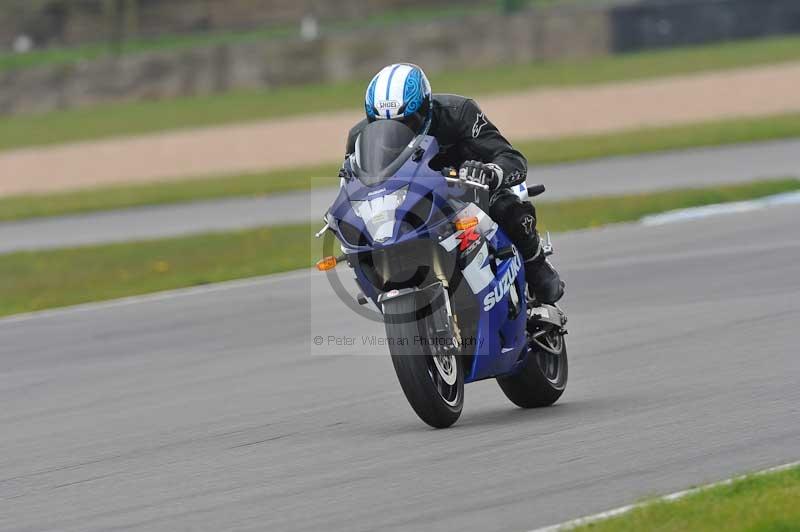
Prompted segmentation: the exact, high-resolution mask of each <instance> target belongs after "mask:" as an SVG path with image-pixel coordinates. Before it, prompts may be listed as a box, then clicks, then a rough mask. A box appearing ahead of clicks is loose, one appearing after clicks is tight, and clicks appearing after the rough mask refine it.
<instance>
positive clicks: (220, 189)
mask: <svg viewBox="0 0 800 532" xmlns="http://www.w3.org/2000/svg"><path fill="white" fill-rule="evenodd" d="M788 137H800V114H795V115H781V116H772V117H764V118H751V119H738V120H725V121H720V122H709V123H702V124H694V125H687V126H674V127H668V128H653V129H644V130H638V131H628V132H621V133H611V134H604V135H592V136H581V137H571V138H564V139H556V140H540V141H533V142H521V143H517V147H518V148H519V149H520V150H522V151H523V152H524V153H525V155H527V157H528V159H529V161H530V163H531V165H532V166H535V165H537V164H545V163H559V162H570V161H579V160H585V159H591V158H595V157H604V156H611V155H629V154H637V153H647V152H655V151H662V150H674V149H681V148H690V147H696V146H714V145H721V144H731V143H736V142H753V141H762V140H770V139H779V138H788ZM337 169H338V165H337V164H336V163H335V162H333V163H331V164H328V165H322V166H318V167H309V168H299V169H292V170H280V171H274V172H268V173H262V174H250V175H240V176H224V177H216V178H210V179H200V180H197V179H192V180H178V181H172V182H161V183H154V184H147V185H127V186H113V187H101V188H92V189H86V190H77V191H70V192H59V193H53V194H43V195H31V196H12V197H6V198H0V221H3V220H6V221H7V220H19V219H25V218H32V217H37V216H54V215H61V214H76V213H82V212H91V211H99V210H108V209H119V208H125V207H136V206H142V205H160V204H167V203H179V202H187V201H197V200H204V199H214V198H224V197H236V196H257V195H266V194H272V193H276V192H285V191H290V190H303V189H306V188H308V187H309V186H311V185H313V186H320V185H325V184H326V181H325V180H323V179H311V178H312V177H313V178H319V177H320V176H326V175H327V176H331V179H330V181H328V182H327V183H328V184H330V185H331V186H334V185H336V184H337V182H338V180H337V179H336V178H334V177H333V176H335V175H336V171H337ZM534 175H535V174H534Z"/></svg>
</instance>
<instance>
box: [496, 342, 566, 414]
mask: <svg viewBox="0 0 800 532" xmlns="http://www.w3.org/2000/svg"><path fill="white" fill-rule="evenodd" d="M543 339H544V341H543V344H544V345H545V346H547V348H549V349H545V348H543V347H542V346H539V345H537V344H536V342H531V352H530V354H529V355H528V364H527V365H526V366H525V367H524V368H523V369H522V370H521V371H520V372H519V373H517V374H515V375H511V376H509V377H500V378H498V379H497V384H499V385H500V389H501V390H503V393H504V394H506V397H508V399H509V400H510V401H511V402H512V403H514V404H515V405H517V406H518V407H520V408H538V407H542V406H550V405H552V404H553V403H555V402H556V401H558V399H559V398H560V397H561V395H562V394H563V393H564V390H565V389H566V387H567V376H568V373H569V371H568V370H569V364H568V362H567V343H566V341H565V340H564V336H563V335H562V334H559V333H558V332H557V331H552V332H549V333H547V335H545V337H543Z"/></svg>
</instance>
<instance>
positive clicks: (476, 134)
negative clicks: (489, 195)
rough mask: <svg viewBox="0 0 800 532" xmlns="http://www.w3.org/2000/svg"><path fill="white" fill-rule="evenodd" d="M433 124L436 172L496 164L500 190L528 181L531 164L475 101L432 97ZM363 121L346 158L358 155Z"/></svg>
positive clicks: (350, 138) (351, 137) (353, 133)
mask: <svg viewBox="0 0 800 532" xmlns="http://www.w3.org/2000/svg"><path fill="white" fill-rule="evenodd" d="M432 104H433V105H432V106H433V120H432V122H431V129H430V132H429V134H430V135H432V136H434V137H436V140H438V141H439V146H440V152H439V155H438V156H437V157H436V158H434V160H433V161H432V162H431V166H432V167H433V168H434V169H435V170H439V169H441V168H444V167H445V166H453V167H456V168H458V167H459V166H461V163H463V162H464V161H469V160H476V161H481V162H483V163H487V164H488V163H494V164H496V165H497V166H499V167H500V168H501V170H502V172H503V175H502V176H501V183H500V187H501V188H502V187H512V186H514V185H518V184H520V183H522V182H524V181H525V177H526V176H527V173H528V161H527V160H526V159H525V156H524V155H522V154H521V153H520V152H518V151H517V150H515V149H514V148H513V146H511V143H510V142H508V140H506V138H505V137H504V136H503V135H501V134H500V131H498V129H497V127H495V125H494V124H492V123H491V122H490V121H489V120H488V119H487V118H486V115H484V114H483V111H481V109H480V107H478V104H477V103H475V101H474V100H472V99H469V98H465V97H463V96H456V95H454V94H434V95H433V102H432ZM367 123H368V122H367V120H366V119H364V120H362V121H361V122H359V123H358V124H356V125H355V126H354V127H353V129H351V130H350V134H349V136H348V138H347V151H346V153H347V155H348V156H349V155H350V154H351V153H353V152H354V151H355V142H356V137H358V135H359V133H361V130H362V129H364V127H366V125H367Z"/></svg>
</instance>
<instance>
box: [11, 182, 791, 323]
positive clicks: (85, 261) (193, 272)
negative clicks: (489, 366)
mask: <svg viewBox="0 0 800 532" xmlns="http://www.w3.org/2000/svg"><path fill="white" fill-rule="evenodd" d="M790 190H800V180H797V179H784V180H774V181H763V182H757V183H750V184H744V185H735V186H725V187H714V188H710V189H701V190H675V191H668V192H660V193H654V194H638V195H631V196H622V197H611V198H598V199H584V200H570V201H559V202H552V203H546V202H542V203H540V204H539V205H538V210H539V217H540V219H541V220H542V226H543V229H549V230H553V231H566V230H570V229H580V228H585V227H594V226H598V225H603V224H608V223H614V222H623V221H630V220H636V219H638V218H640V217H641V216H644V215H646V214H653V213H657V212H662V211H665V210H670V209H676V208H681V207H690V206H698V205H704V204H708V203H717V202H724V201H737V200H742V199H749V198H756V197H762V196H767V195H771V194H776V193H780V192H786V191H790ZM318 225H319V224H300V225H292V226H282V227H270V228H261V229H253V230H248V231H238V232H226V233H213V234H206V235H199V236H190V237H179V238H169V239H161V240H152V241H145V242H130V243H121V244H111V245H100V246H91V247H82V248H75V249H63V250H48V251H41V252H20V253H11V254H6V255H0V315H8V314H14V313H19V312H26V311H34V310H41V309H46V308H52V307H61V306H65V305H73V304H78V303H85V302H89V301H100V300H106V299H113V298H118V297H123V296H131V295H136V294H144V293H149V292H156V291H159V290H166V289H171V288H180V287H188V286H196V285H202V284H206V283H212V282H219V281H226V280H230V279H238V278H243V277H252V276H257V275H266V274H271V273H277V272H283V271H289V270H293V269H298V268H304V267H308V266H310V265H311V264H312V263H313V261H314V260H316V259H317V258H318V257H316V256H312V251H311V250H312V246H313V244H312V234H313V232H314V229H316V228H317V227H318ZM317 242H319V241H317ZM314 249H317V248H314Z"/></svg>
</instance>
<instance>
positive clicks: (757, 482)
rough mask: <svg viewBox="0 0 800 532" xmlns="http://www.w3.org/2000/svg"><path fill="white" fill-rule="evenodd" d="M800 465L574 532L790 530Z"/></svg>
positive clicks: (798, 519)
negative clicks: (799, 466)
mask: <svg viewBox="0 0 800 532" xmlns="http://www.w3.org/2000/svg"><path fill="white" fill-rule="evenodd" d="M798 501H800V468H797V467H795V468H793V469H789V470H787V471H781V472H777V473H769V474H762V475H751V476H749V477H746V478H745V479H742V480H737V481H735V482H733V483H732V484H730V485H725V486H718V487H714V488H709V489H708V490H703V491H700V492H698V493H695V494H693V495H689V496H687V497H685V498H682V499H679V500H677V501H672V502H669V501H664V502H654V503H651V504H645V505H644V506H642V507H640V508H637V509H635V510H633V511H631V512H629V513H627V514H624V515H622V516H619V517H615V518H611V519H607V520H603V521H599V522H596V523H593V524H589V525H585V526H582V527H578V528H576V529H573V530H574V531H575V532H589V531H591V532H606V531H607V532H639V531H641V530H652V531H658V532H684V531H687V530H691V531H692V532H717V531H720V530H725V531H726V532H790V531H796V530H800V505H798V504H797V503H798Z"/></svg>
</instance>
